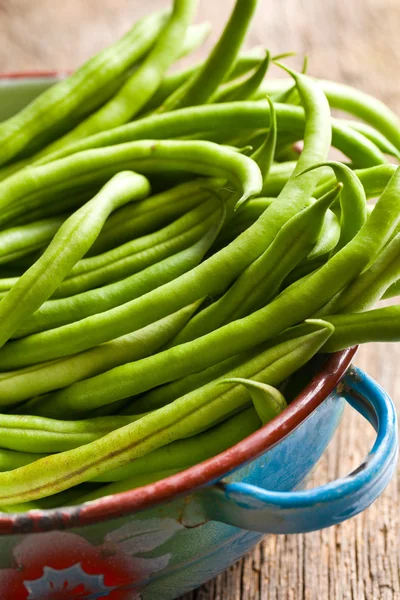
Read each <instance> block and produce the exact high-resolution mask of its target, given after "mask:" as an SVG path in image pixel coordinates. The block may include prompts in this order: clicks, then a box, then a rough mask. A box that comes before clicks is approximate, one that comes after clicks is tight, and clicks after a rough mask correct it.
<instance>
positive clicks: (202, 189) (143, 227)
mask: <svg viewBox="0 0 400 600" xmlns="http://www.w3.org/2000/svg"><path fill="white" fill-rule="evenodd" d="M219 187H220V182H219V181H218V180H212V179H210V180H208V181H206V180H204V179H197V180H195V181H189V182H187V183H183V184H180V185H177V186H175V187H173V188H171V189H168V190H166V191H164V192H161V193H159V194H155V195H152V196H150V197H149V198H146V199H145V200H142V201H141V202H134V203H131V204H128V205H127V206H124V207H122V208H120V209H118V210H116V211H115V212H114V213H113V214H112V215H110V217H109V218H108V219H107V221H106V222H105V224H104V227H103V229H102V230H101V232H100V234H99V237H98V238H97V240H96V241H95V242H94V244H93V246H92V247H91V249H90V251H89V252H88V254H87V255H88V256H91V255H96V254H101V253H103V252H106V251H107V250H110V249H111V248H115V246H121V244H124V243H125V242H128V241H130V240H132V239H133V238H137V237H141V236H143V235H147V234H149V233H152V232H154V231H156V230H157V229H160V228H161V227H164V226H166V225H169V223H171V222H172V221H173V220H175V219H176V218H178V217H180V216H181V215H182V214H183V213H185V212H187V211H188V210H191V209H192V208H194V207H195V206H198V205H199V204H200V203H201V202H203V201H204V200H206V199H207V197H208V195H209V190H210V189H211V190H214V189H215V190H216V189H218V188H219Z"/></svg>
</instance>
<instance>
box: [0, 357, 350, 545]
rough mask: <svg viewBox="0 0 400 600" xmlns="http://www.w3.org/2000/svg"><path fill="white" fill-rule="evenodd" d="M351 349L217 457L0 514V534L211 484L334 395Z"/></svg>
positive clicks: (142, 504) (108, 515) (90, 519)
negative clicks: (119, 487)
mask: <svg viewBox="0 0 400 600" xmlns="http://www.w3.org/2000/svg"><path fill="white" fill-rule="evenodd" d="M356 350H357V348H356V347H354V348H348V349H347V350H342V351H341V352H336V353H334V354H331V355H330V356H329V357H328V358H327V360H326V362H325V364H324V365H323V366H322V368H321V370H320V371H319V372H318V373H317V374H316V375H315V376H314V378H313V379H312V380H311V381H310V383H309V384H308V385H307V386H306V387H305V388H304V389H303V390H302V392H301V393H300V394H299V395H298V396H297V397H296V398H295V399H294V400H293V401H292V402H291V403H290V404H289V406H288V407H287V408H286V409H285V410H284V411H283V412H282V413H281V414H280V415H278V416H277V417H275V418H274V419H273V420H272V421H270V422H269V423H267V424H266V425H264V426H263V427H261V428H260V429H258V430H257V431H256V432H255V433H253V434H251V435H249V436H248V437H247V438H245V439H244V440H242V441H241V442H239V443H238V444H236V445H235V446H232V447H231V448H229V449H228V450H225V451H224V452H221V453H220V454H218V455H217V456H214V457H213V458H210V459H208V460H205V461H203V462H202V463H199V464H197V465H195V466H194V467H190V468H189V469H186V470H185V471H181V472H179V473H177V474H176V475H171V476H170V477H167V478H165V479H161V480H160V481H157V482H156V483H151V484H148V485H145V486H143V487H140V488H136V489H134V490H130V491H127V492H120V493H118V494H113V495H111V496H105V497H104V498H100V499H98V500H93V501H92V502H88V503H86V504H81V505H79V506H73V507H66V508H57V509H51V510H36V509H35V510H31V511H28V512H26V513H15V514H5V513H0V535H1V534H8V535H10V534H22V533H38V532H43V531H52V530H57V529H69V528H71V527H79V526H86V525H91V524H94V523H99V522H103V521H107V520H111V519H116V518H118V517H122V516H125V515H129V514H132V513H135V512H137V511H140V510H144V509H149V508H153V507H155V506H157V505H159V504H162V503H165V502H170V501H172V500H174V499H175V498H177V497H179V496H184V495H187V494H189V493H193V492H194V491H196V490H198V489H199V488H201V487H203V486H205V485H210V484H212V483H213V482H216V481H217V480H219V479H221V478H223V477H224V476H226V475H227V474H228V473H230V472H232V471H235V470H236V469H238V468H239V467H241V466H243V465H244V464H246V463H248V462H250V461H252V460H254V459H256V458H257V457H258V456H260V455H261V454H263V453H264V452H266V451H267V450H269V449H270V448H272V447H273V446H275V445H276V444H278V443H279V442H281V441H282V440H283V439H284V438H285V437H286V436H287V435H289V434H290V433H291V432H292V431H294V430H295V429H296V427H298V426H299V425H300V424H301V423H302V422H303V421H305V420H306V419H307V418H308V417H309V416H310V415H311V413H312V412H313V411H314V410H315V409H316V408H318V406H319V405H320V404H322V402H323V401H324V400H325V399H326V398H327V397H328V396H329V394H330V393H331V392H332V391H333V390H334V388H335V387H336V385H337V384H338V383H339V381H340V379H341V378H342V377H343V375H344V374H345V372H346V371H347V369H348V368H349V366H350V363H351V360H352V358H353V356H354V354H355V352H356Z"/></svg>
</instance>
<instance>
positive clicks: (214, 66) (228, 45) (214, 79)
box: [159, 0, 257, 111]
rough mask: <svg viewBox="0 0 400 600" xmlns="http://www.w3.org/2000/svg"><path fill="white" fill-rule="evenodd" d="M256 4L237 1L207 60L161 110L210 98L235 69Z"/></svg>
mask: <svg viewBox="0 0 400 600" xmlns="http://www.w3.org/2000/svg"><path fill="white" fill-rule="evenodd" d="M256 5H257V0H236V4H235V7H234V10H233V12H232V14H231V16H230V19H229V21H228V23H227V24H226V26H225V29H224V31H223V33H222V35H221V37H220V39H219V40H218V42H217V44H216V46H215V47H214V49H213V50H212V52H211V53H210V55H209V56H208V58H207V60H206V61H205V62H204V64H203V65H202V67H201V68H200V70H199V71H198V72H197V73H195V74H194V75H193V77H192V78H191V79H189V80H188V81H187V82H186V83H184V84H183V86H181V87H180V88H178V89H177V90H176V92H175V93H173V94H172V96H170V97H169V98H167V100H166V101H165V102H164V104H163V105H162V106H161V107H160V109H159V110H161V111H170V110H176V109H177V108H182V107H185V106H193V105H196V104H202V103H205V102H207V101H208V100H209V98H210V97H211V96H212V94H213V93H214V92H215V90H216V89H217V87H218V86H219V85H220V83H222V82H223V81H224V80H225V78H226V77H227V76H228V75H229V72H230V71H231V70H232V67H233V65H234V62H235V61H236V58H237V56H238V54H239V51H240V47H241V45H242V42H243V39H244V36H245V35H246V32H247V29H248V27H249V24H250V21H251V18H252V16H253V13H254V10H255V8H256Z"/></svg>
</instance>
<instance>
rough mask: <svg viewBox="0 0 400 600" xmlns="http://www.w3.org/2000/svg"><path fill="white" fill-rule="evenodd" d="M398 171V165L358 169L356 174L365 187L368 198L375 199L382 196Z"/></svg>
mask: <svg viewBox="0 0 400 600" xmlns="http://www.w3.org/2000/svg"><path fill="white" fill-rule="evenodd" d="M396 169H397V167H396V165H381V166H376V167H370V168H367V169H356V171H355V173H356V175H357V177H358V178H359V179H360V181H361V183H362V185H363V187H364V190H365V194H366V196H367V198H375V197H376V196H380V195H381V194H382V192H383V190H384V189H385V187H386V186H387V184H388V183H389V181H390V178H391V177H392V176H393V175H394V173H395V172H396Z"/></svg>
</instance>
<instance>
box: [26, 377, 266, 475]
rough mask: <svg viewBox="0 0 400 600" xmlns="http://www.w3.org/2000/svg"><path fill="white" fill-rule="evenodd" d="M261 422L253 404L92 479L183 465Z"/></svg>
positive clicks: (224, 447) (202, 457) (225, 445)
mask: <svg viewBox="0 0 400 600" xmlns="http://www.w3.org/2000/svg"><path fill="white" fill-rule="evenodd" d="M264 385H265V384H264ZM260 425H261V422H260V419H259V417H258V415H257V413H256V411H255V410H254V408H247V409H246V410H243V411H241V412H240V413H238V414H237V415H234V416H233V417H230V418H228V419H226V420H225V421H223V422H222V423H220V424H219V425H215V426H214V427H212V428H211V429H207V430H206V431H204V432H203V433H199V434H197V435H194V436H191V437H188V438H185V439H183V440H177V441H176V442H172V443H171V444H167V445H166V446H163V447H162V448H159V449H158V450H154V451H153V452H150V454H147V455H146V456H144V457H142V458H138V459H136V460H135V461H133V462H132V463H130V464H127V465H126V466H124V467H120V468H119V469H115V470H114V471H109V472H108V473H104V475H100V476H99V477H96V478H95V479H94V481H96V482H108V481H121V480H123V479H127V478H134V477H135V478H136V477H138V476H139V477H140V476H142V475H145V474H146V473H154V472H158V471H164V470H167V469H168V470H169V469H177V470H181V469H185V468H187V467H189V466H192V465H195V464H198V463H200V462H202V461H203V460H206V459H207V458H211V457H212V456H215V455H216V454H219V453H220V452H223V451H224V450H227V449H228V448H230V447H231V446H234V445H235V444H237V443H238V442H240V441H241V440H242V439H243V438H245V437H247V436H248V435H250V434H251V433H253V432H254V431H256V430H257V429H259V427H260ZM25 464H28V463H25Z"/></svg>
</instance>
